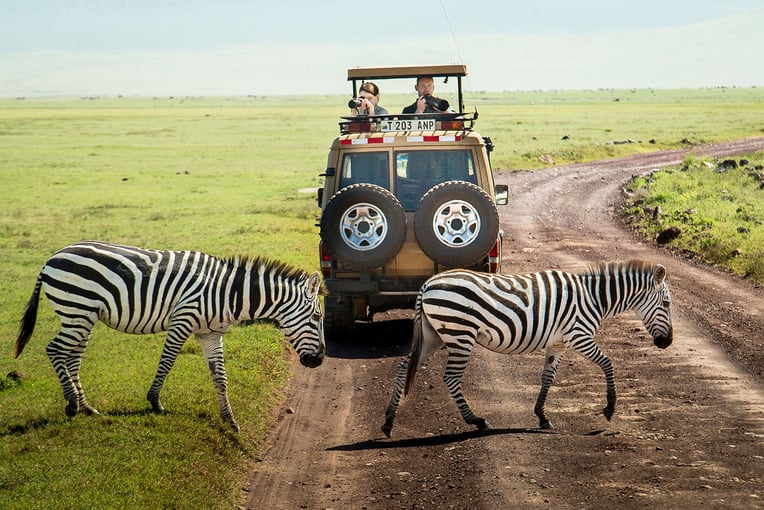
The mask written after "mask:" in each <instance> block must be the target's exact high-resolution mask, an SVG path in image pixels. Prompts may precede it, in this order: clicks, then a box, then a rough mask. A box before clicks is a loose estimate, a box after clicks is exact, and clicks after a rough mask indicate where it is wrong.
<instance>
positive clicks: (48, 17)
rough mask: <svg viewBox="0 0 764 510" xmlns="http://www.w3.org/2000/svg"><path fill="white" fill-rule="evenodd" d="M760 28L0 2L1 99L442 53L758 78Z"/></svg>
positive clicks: (391, 6)
mask: <svg viewBox="0 0 764 510" xmlns="http://www.w3.org/2000/svg"><path fill="white" fill-rule="evenodd" d="M762 27H764V2H762V1H761V0H726V1H721V0H713V1H711V0H694V1H684V0H678V1H671V0H663V1H658V0H641V1H639V2H635V1H634V0H630V1H624V0H609V1H605V0H593V1H570V0H533V1H532V0H524V1H517V0H503V1H500V0H482V1H479V2H464V1H456V0H439V1H433V2H411V1H399V0H388V1H386V2H379V1H377V2H369V1H363V2H348V1H342V2H340V1H333V0H324V1H318V0H316V1H303V0H282V1H279V2H275V1H264V0H262V1H260V0H257V1H244V0H217V1H211V0H184V1H176V0H152V1H148V0H132V1H131V0H121V1H116V0H101V1H95V0H93V1H84V0H58V1H57V0H0V96H2V97H18V96H25V97H26V96H36V95H118V94H121V95H245V94H253V95H273V94H327V93H328V94H332V93H346V92H347V91H348V90H349V86H348V85H347V82H346V80H345V76H346V75H345V72H346V69H347V68H349V67H356V66H376V65H409V64H430V63H452V62H460V63H465V64H467V66H468V68H469V72H470V76H469V79H468V80H467V82H466V85H467V87H468V88H469V89H471V90H473V91H482V90H488V91H501V90H533V89H586V88H631V87H654V88H674V87H706V86H742V87H749V86H764V66H762V65H761V62H762V61H763V59H764V57H762V55H764V29H763V28H762ZM388 83H390V85H389V87H390V88H388V89H386V90H388V91H395V92H397V91H410V90H411V88H410V84H401V85H395V84H392V82H386V83H385V86H388ZM396 87H403V88H396ZM383 93H384V90H383Z"/></svg>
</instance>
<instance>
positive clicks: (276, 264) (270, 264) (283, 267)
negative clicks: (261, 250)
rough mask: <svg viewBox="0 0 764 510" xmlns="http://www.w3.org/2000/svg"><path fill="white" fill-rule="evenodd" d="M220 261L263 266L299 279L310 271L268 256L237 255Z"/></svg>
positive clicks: (250, 267)
mask: <svg viewBox="0 0 764 510" xmlns="http://www.w3.org/2000/svg"><path fill="white" fill-rule="evenodd" d="M220 261H221V262H223V263H224V264H228V265H230V266H233V267H243V268H245V269H248V270H252V269H255V268H260V267H263V269H264V271H265V272H268V273H271V272H272V273H277V274H279V275H281V276H282V277H284V278H286V279H292V278H297V279H298V280H301V279H304V278H307V276H308V273H307V272H306V271H304V270H303V269H300V268H297V267H294V266H292V265H290V264H287V263H286V262H282V261H280V260H275V259H271V258H268V257H262V256H256V257H251V256H249V255H236V256H233V257H223V258H220Z"/></svg>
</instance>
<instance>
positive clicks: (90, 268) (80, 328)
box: [16, 241, 325, 432]
mask: <svg viewBox="0 0 764 510" xmlns="http://www.w3.org/2000/svg"><path fill="white" fill-rule="evenodd" d="M320 288H321V276H320V274H319V273H318V272H316V273H314V274H312V275H308V274H307V273H305V272H304V271H301V270H297V269H294V268H290V267H288V266H287V265H286V264H283V263H280V262H276V261H272V260H265V259H261V258H247V257H236V258H230V259H220V258H217V257H213V256H211V255H208V254H205V253H201V252H195V251H160V250H146V249H142V248H135V247H131V246H120V245H116V244H107V243H104V242H100V241H85V242H81V243H78V244H73V245H71V246H67V247H66V248H63V249H62V250H60V251H58V252H57V253H55V254H54V255H53V256H51V257H50V259H48V261H47V262H46V263H45V266H43V268H42V270H41V271H40V274H39V276H38V277H37V283H36V284H35V288H34V292H33V293H32V297H31V298H30V299H29V303H27V306H26V310H25V312H24V316H23V318H22V319H21V325H20V329H19V336H18V339H17V340H16V357H18V356H19V355H20V354H21V352H22V351H23V350H24V346H25V345H26V343H27V341H28V340H29V338H30V337H31V336H32V331H33V330H34V327H35V322H36V320H37V305H38V300H39V297H40V290H42V291H43V292H45V295H46V296H47V297H48V301H49V302H50V304H51V306H52V307H53V309H54V310H55V312H56V314H57V315H58V318H59V320H60V321H61V330H60V331H59V332H58V334H57V335H56V337H55V338H54V339H53V340H52V341H51V342H50V343H49V344H48V346H47V348H46V352H47V354H48V357H49V358H50V361H51V363H52V364H53V368H54V369H55V370H56V375H57V376H58V379H59V381H60V382H61V388H62V389H63V391H64V398H65V399H66V401H67V402H68V404H67V406H66V414H67V416H74V415H76V414H77V412H78V411H79V410H82V411H83V412H85V413H86V414H98V411H97V410H96V409H95V408H94V407H93V406H91V405H90V404H88V402H87V401H86V400H85V393H84V392H83V390H82V385H81V383H80V365H81V363H82V355H83V353H84V351H85V347H86V346H87V342H88V337H89V335H90V331H91V329H93V326H95V324H96V322H98V321H99V320H100V321H101V322H103V323H105V324H106V325H107V326H109V327H110V328H113V329H116V330H118V331H123V332H125V333H135V334H145V333H158V332H162V331H167V338H166V340H165V343H164V348H163V349H162V356H161V358H160V360H159V367H158V369H157V373H156V377H155V378H154V382H153V383H152V384H151V388H150V389H149V392H148V395H147V398H148V400H149V402H150V403H151V406H152V408H153V409H154V411H155V412H162V411H164V408H163V407H162V404H161V403H160V402H159V392H160V391H161V389H162V383H163V382H164V380H165V377H166V376H167V374H168V373H169V371H170V369H171V368H172V366H173V364H174V363H175V359H176V358H177V357H178V353H179V352H180V349H181V347H182V346H183V344H184V342H185V341H186V340H187V339H188V337H189V336H190V335H191V334H192V333H193V334H194V335H195V336H196V339H197V341H198V342H199V344H200V345H201V347H202V350H203V351H204V356H205V359H206V361H207V366H208V367H209V370H210V373H211V375H212V382H213V384H214V385H215V387H216V389H217V393H218V401H219V403H220V415H221V417H222V418H223V421H224V422H228V423H229V424H230V425H231V427H233V429H234V430H236V431H237V432H238V431H239V426H238V424H237V423H236V420H235V419H234V417H233V412H232V411H231V406H230V404H229V402H228V392H227V386H228V379H227V377H226V373H225V366H224V359H223V334H224V333H225V332H226V331H228V328H230V326H231V325H232V324H234V323H237V322H240V321H247V320H253V319H272V320H274V321H276V322H277V323H278V324H279V326H280V327H281V330H282V331H283V332H284V335H285V336H286V338H287V339H288V340H289V342H290V343H291V344H292V346H293V347H294V349H295V350H296V351H297V353H298V354H299V356H300V362H301V363H302V364H303V365H305V366H307V367H310V368H313V367H317V366H319V365H320V364H321V362H322V361H323V358H324V350H325V345H324V334H323V325H322V324H323V312H322V311H321V306H320V302H319V294H320Z"/></svg>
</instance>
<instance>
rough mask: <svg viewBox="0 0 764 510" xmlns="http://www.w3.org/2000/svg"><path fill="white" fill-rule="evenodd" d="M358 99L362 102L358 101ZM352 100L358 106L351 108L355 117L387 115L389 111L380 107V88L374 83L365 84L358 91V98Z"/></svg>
mask: <svg viewBox="0 0 764 510" xmlns="http://www.w3.org/2000/svg"><path fill="white" fill-rule="evenodd" d="M356 99H358V100H360V102H359V101H356ZM356 99H353V100H351V102H350V103H351V104H356V105H357V106H355V107H353V108H351V111H352V112H353V115H387V114H388V112H387V109H385V108H383V107H381V106H379V87H377V85H376V84H375V83H374V82H370V81H367V82H364V83H363V84H362V85H361V88H360V89H359V90H358V97H357V98H356Z"/></svg>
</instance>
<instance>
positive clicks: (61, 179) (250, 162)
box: [0, 88, 764, 509]
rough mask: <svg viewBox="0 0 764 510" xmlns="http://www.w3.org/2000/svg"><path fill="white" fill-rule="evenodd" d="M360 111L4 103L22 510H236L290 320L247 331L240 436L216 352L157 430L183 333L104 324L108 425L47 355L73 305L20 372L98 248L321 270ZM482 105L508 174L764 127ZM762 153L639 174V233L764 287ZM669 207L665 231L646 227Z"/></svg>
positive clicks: (9, 493)
mask: <svg viewBox="0 0 764 510" xmlns="http://www.w3.org/2000/svg"><path fill="white" fill-rule="evenodd" d="M346 102H347V98H346V97H344V96H322V97H300V98H292V97H240V98H128V97H120V98H87V99H85V98H83V99H55V100H43V99H5V100H0V179H1V181H2V183H1V184H0V253H2V262H1V263H0V294H1V295H2V296H3V298H2V306H1V307H0V338H2V339H3V346H4V347H3V348H2V349H0V507H4V508H5V507H8V508H19V509H25V508H51V509H54V508H157V507H164V508H231V507H233V506H234V505H235V502H236V501H237V499H238V497H239V493H238V489H237V488H238V487H240V486H241V480H242V479H243V478H244V477H246V475H247V473H248V472H249V470H250V469H251V466H252V465H253V464H254V463H255V462H256V460H257V458H258V455H259V452H260V451H261V449H262V448H263V447H264V445H265V444H266V443H265V441H266V439H265V438H266V436H265V434H266V431H267V427H268V423H269V419H270V411H271V409H272V408H273V406H274V405H275V404H276V403H278V402H279V400H280V399H281V398H282V392H283V387H284V384H285V383H286V382H287V381H288V378H289V375H290V372H291V370H292V367H293V362H294V357H293V355H292V354H291V353H290V352H289V351H288V349H287V348H286V347H285V346H284V344H283V342H282V338H281V336H280V334H279V333H278V331H277V330H276V329H275V328H273V327H272V326H270V325H266V324H261V325H254V326H246V327H244V326H242V327H235V328H233V329H232V330H231V332H229V333H228V334H227V335H226V338H225V348H226V368H227V370H228V378H229V394H230V397H231V405H232V408H233V411H234V413H235V414H236V416H237V419H238V421H239V424H240V425H241V428H242V431H241V434H240V435H238V436H236V435H234V434H232V433H231V432H230V431H229V430H228V429H227V428H226V427H224V426H223V425H222V424H221V422H220V417H219V415H218V407H217V402H216V396H215V391H214V389H213V386H212V383H211V381H210V377H209V373H208V371H207V368H206V366H205V363H204V358H203V356H202V353H201V349H200V348H199V347H198V345H197V344H196V342H195V341H193V340H190V341H189V342H187V344H186V346H185V347H184V350H183V352H182V355H181V356H180V357H179V358H178V361H177V362H176V364H175V367H174V368H173V370H172V371H171V372H170V375H169V377H168V379H167V381H166V383H165V387H164V390H163V393H162V397H163V403H164V405H165V407H166V408H167V410H168V414H167V415H163V416H156V415H154V414H152V413H151V412H150V411H149V409H150V406H149V404H148V403H147V402H146V398H145V395H146V391H147V390H148V386H149V384H150V382H151V380H152V378H153V376H154V372H155V370H156V365H157V361H158V359H159V354H160V351H161V348H162V342H163V336H162V335H145V336H132V335H125V334H123V333H118V332H115V331H113V330H109V329H107V328H106V327H104V326H103V325H98V326H97V327H96V328H95V330H94V332H93V335H92V336H91V342H90V345H89V347H88V350H87V352H86V354H85V358H84V362H83V367H82V380H83V385H84V387H85V390H86V391H87V392H88V394H89V400H90V402H91V403H92V404H93V405H94V406H95V407H97V408H98V409H99V410H100V411H101V413H102V415H101V416H100V417H86V416H77V417H75V418H74V419H68V418H66V416H65V414H64V409H63V408H64V400H63V398H62V395H61V390H60V386H59V383H58V379H57V378H56V376H55V373H54V372H53V369H52V367H51V365H50V362H49V361H48V358H47V356H46V355H45V350H44V349H45V345H46V344H47V342H48V341H49V340H50V339H51V338H52V337H53V336H54V335H55V334H56V331H57V328H58V323H57V320H56V319H55V316H54V314H53V312H52V311H51V309H50V308H49V307H48V305H47V303H45V299H44V298H43V299H42V301H43V302H42V303H41V306H40V312H39V315H38V322H37V328H36V330H35V333H34V336H33V337H32V339H31V340H30V343H29V344H28V346H27V347H26V349H25V351H24V353H23V355H22V356H21V357H20V358H19V359H14V357H13V350H14V343H15V338H16V335H17V332H18V321H19V319H20V317H21V315H22V313H23V309H24V305H25V304H26V301H27V300H28V298H29V295H30V294H31V291H32V288H33V286H34V281H35V278H36V276H37V273H38V272H39V270H40V268H41V267H42V265H43V263H44V262H45V260H46V259H47V258H48V257H49V256H50V255H51V254H52V253H53V252H54V251H56V250H57V249H59V248H61V247H63V246H65V245H67V244H70V243H72V242H76V241H79V240H84V239H102V240H107V241H111V242H117V243H124V244H132V245H139V246H144V247H148V248H158V249H193V250H201V251H206V252H209V253H212V254H216V255H221V256H227V255H235V254H251V255H263V256H267V257H272V258H277V259H279V260H283V261H284V262H287V263H289V264H291V265H294V266H296V267H300V268H303V269H306V270H310V271H313V270H316V269H318V261H317V241H318V229H317V228H316V226H315V223H316V215H317V213H318V208H317V204H316V199H315V192H314V191H313V190H314V189H315V188H316V187H318V186H320V184H321V177H319V174H320V173H322V172H323V170H324V166H325V164H326V154H327V150H328V147H329V145H330V143H331V141H332V139H333V138H334V137H335V136H337V134H338V129H337V122H338V121H339V115H344V114H345V113H346V110H345V109H344V106H345V103H346ZM408 102H410V97H408V96H387V97H384V96H383V98H382V101H381V104H383V105H384V106H386V107H387V108H388V109H389V110H390V111H398V110H399V109H400V108H401V107H402V106H404V105H405V104H408ZM465 104H466V106H467V110H470V111H472V109H473V108H475V107H476V108H477V109H478V111H479V119H478V121H477V123H476V130H477V131H479V132H480V133H481V134H483V135H486V136H490V137H491V138H492V140H493V142H494V143H495V144H496V150H495V152H494V153H493V155H492V162H493V166H494V169H496V170H501V171H514V170H535V169H543V168H544V167H546V166H549V165H552V164H554V165H563V164H566V163H573V162H580V161H591V160H596V159H604V158H611V157H618V156H624V155H629V154H635V153H642V152H650V151H656V150H661V149H674V148H681V147H687V146H688V145H698V144H704V143H711V142H720V141H727V140H733V139H738V138H744V137H748V136H761V135H762V134H763V133H764V124H762V119H764V89H761V88H747V89H734V88H733V89H730V88H715V89H702V90H670V91H665V90H648V89H639V90H599V91H559V92H549V91H547V92H517V93H509V92H507V93H496V94H491V93H471V94H468V95H467V96H466V99H465ZM737 159H739V158H737ZM746 159H747V160H748V161H749V163H748V164H747V165H744V166H743V167H740V168H737V169H733V170H730V171H725V172H720V171H717V162H715V161H707V162H704V161H702V160H692V159H690V160H686V161H685V164H684V165H683V166H682V167H681V168H676V169H665V170H661V171H658V172H654V173H652V174H651V175H650V176H649V177H643V178H641V179H638V180H637V181H635V182H634V183H632V184H629V185H628V186H629V189H630V192H631V193H634V194H636V195H638V198H639V200H641V202H639V203H638V204H637V203H633V204H631V205H632V207H634V208H636V209H635V210H634V211H632V214H633V215H634V216H635V219H634V220H633V221H634V222H635V223H637V224H638V226H639V227H640V228H641V229H643V231H644V232H645V235H646V236H647V237H653V236H655V235H656V234H657V233H658V231H659V230H661V229H663V228H665V227H667V226H671V225H676V226H677V227H679V228H681V229H683V231H684V232H685V233H686V235H684V236H680V237H679V238H678V239H677V240H675V241H673V242H672V243H674V246H675V247H676V249H678V250H684V251H685V252H691V253H692V255H693V256H695V257H698V258H701V259H703V260H706V261H709V262H713V263H717V264H720V265H722V266H724V267H726V268H728V269H730V270H733V271H736V272H738V273H739V274H743V275H748V276H749V277H752V278H764V276H762V274H763V273H762V271H763V270H762V266H764V264H763V263H762V261H761V249H760V247H761V246H762V243H764V239H762V235H763V234H762V231H763V230H764V228H763V227H762V221H764V199H763V198H762V197H763V196H764V195H763V194H764V190H762V189H761V188H760V185H759V183H758V181H757V180H756V178H755V177H754V176H751V175H749V174H751V173H755V172H756V170H755V169H754V170H748V169H747V167H751V168H755V166H756V165H757V164H759V165H760V164H762V162H764V157H762V155H761V154H753V155H747V156H746ZM542 171H543V170H542ZM624 185H625V186H626V185H627V183H624ZM658 206H660V209H661V215H660V216H659V217H657V218H653V217H652V216H650V215H647V214H645V213H644V211H645V210H646V209H653V210H654V208H655V207H658ZM508 207H511V204H510V205H509V206H508ZM653 219H655V220H656V221H653ZM658 220H659V221H658ZM685 242H686V243H689V244H688V245H686V246H685V245H682V244H681V243H685ZM757 257H758V258H757ZM296 369H298V370H302V369H303V368H302V367H300V368H296ZM316 370H320V368H318V369H316ZM7 374H9V375H7Z"/></svg>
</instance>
